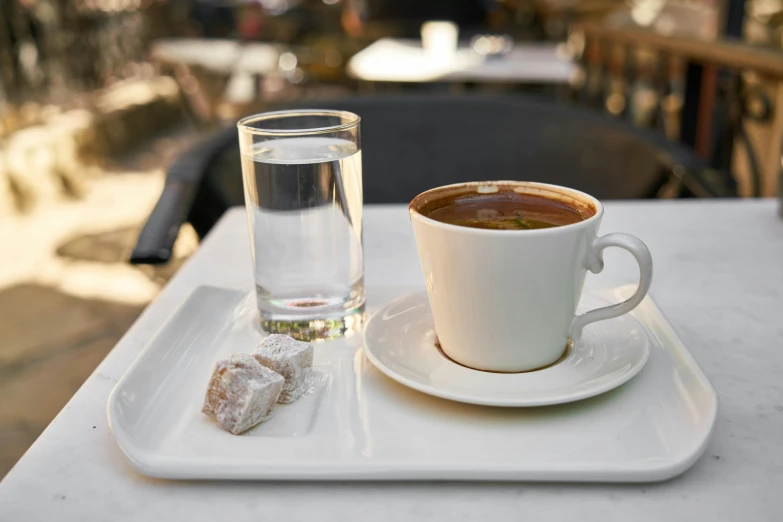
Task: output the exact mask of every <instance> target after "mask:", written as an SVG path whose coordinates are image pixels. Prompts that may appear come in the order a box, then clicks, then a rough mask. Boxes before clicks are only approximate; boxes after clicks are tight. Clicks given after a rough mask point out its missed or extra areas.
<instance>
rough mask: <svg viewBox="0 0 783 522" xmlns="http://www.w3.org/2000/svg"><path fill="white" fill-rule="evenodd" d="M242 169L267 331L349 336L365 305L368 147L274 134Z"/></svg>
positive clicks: (255, 148)
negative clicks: (364, 194) (365, 150)
mask: <svg viewBox="0 0 783 522" xmlns="http://www.w3.org/2000/svg"><path fill="white" fill-rule="evenodd" d="M242 169H243V178H244V181H245V200H246V204H247V212H248V220H249V225H250V230H251V248H252V254H253V264H254V272H255V282H256V295H257V299H258V308H259V311H260V313H261V317H262V321H263V323H264V329H265V330H267V331H277V332H281V333H285V331H286V330H290V331H292V332H294V331H298V330H302V331H303V332H304V334H302V335H300V337H330V336H334V335H341V334H342V333H345V330H346V329H347V328H350V327H352V326H355V325H351V324H345V319H346V318H349V319H348V320H349V323H350V321H351V320H355V319H351V317H353V316H352V314H358V313H359V312H361V310H362V308H363V305H364V289H363V285H364V281H363V258H362V256H363V254H362V161H361V150H360V149H359V148H358V147H357V145H356V143H354V142H352V141H349V140H345V139H340V138H333V137H318V136H308V137H290V138H280V139H272V140H268V141H263V142H260V143H255V144H253V146H252V149H251V150H250V154H248V153H244V154H243V155H242ZM313 319H315V323H313ZM308 332H310V333H308Z"/></svg>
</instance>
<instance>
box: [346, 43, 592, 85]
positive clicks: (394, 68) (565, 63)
mask: <svg viewBox="0 0 783 522" xmlns="http://www.w3.org/2000/svg"><path fill="white" fill-rule="evenodd" d="M576 70H577V65H576V64H575V63H573V62H572V61H571V59H570V58H569V57H568V55H567V54H566V52H565V50H564V49H563V50H561V47H560V46H559V45H558V44H515V45H514V46H513V48H512V49H511V51H510V52H508V53H507V54H504V55H498V56H493V57H489V58H488V57H485V56H482V55H480V54H478V53H477V52H476V51H474V50H473V48H472V47H467V46H460V47H459V48H458V49H457V51H456V53H455V54H454V57H453V59H452V60H443V59H437V58H434V57H432V56H430V55H429V54H427V53H426V52H425V50H424V49H423V48H422V45H421V41H419V40H415V39H410V40H408V39H397V38H382V39H380V40H378V41H377V42H375V43H373V44H371V45H370V46H368V47H367V48H365V49H363V50H362V51H360V52H359V53H357V54H356V55H354V56H353V58H351V59H350V60H349V62H348V75H349V76H351V77H352V78H354V79H357V80H363V81H368V82H436V81H438V82H477V83H538V84H566V83H568V82H569V80H570V79H571V76H572V75H573V74H574V72H575V71H576Z"/></svg>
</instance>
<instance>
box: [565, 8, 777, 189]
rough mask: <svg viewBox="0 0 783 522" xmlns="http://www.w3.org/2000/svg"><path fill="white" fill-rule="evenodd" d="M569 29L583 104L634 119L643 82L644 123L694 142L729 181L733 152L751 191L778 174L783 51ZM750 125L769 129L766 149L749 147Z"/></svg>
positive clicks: (635, 31)
mask: <svg viewBox="0 0 783 522" xmlns="http://www.w3.org/2000/svg"><path fill="white" fill-rule="evenodd" d="M573 34H574V35H575V37H576V39H577V40H578V41H580V42H579V43H580V44H581V45H580V47H581V50H582V52H581V61H582V63H583V65H584V71H585V76H584V79H583V81H582V88H581V92H580V96H581V97H582V100H583V101H584V102H585V103H587V104H593V105H598V104H601V105H603V106H604V107H606V108H607V109H608V110H609V111H610V112H613V113H615V114H617V115H619V116H626V117H634V114H633V107H632V106H631V103H630V102H629V100H630V98H632V97H633V95H634V92H633V91H634V89H637V88H638V87H639V85H640V84H641V85H643V86H644V88H645V89H647V90H648V92H649V93H650V96H649V97H648V99H650V100H653V102H652V103H651V107H650V110H649V111H648V113H649V114H650V117H649V121H648V122H647V123H648V124H649V126H652V127H658V128H660V129H661V130H663V131H664V132H666V133H667V135H669V136H670V137H672V138H676V139H678V140H680V141H682V142H683V143H685V144H686V145H688V146H690V147H692V148H693V149H694V150H695V151H696V152H697V153H698V154H699V155H700V156H702V158H704V159H705V160H707V161H709V163H710V164H711V166H712V167H714V168H716V169H718V170H719V171H721V172H722V173H723V174H724V176H726V178H727V181H730V182H733V181H734V180H733V179H731V173H732V172H734V171H735V170H736V167H737V160H738V159H739V158H735V152H736V151H738V150H741V149H742V150H744V154H743V155H742V157H743V159H744V163H745V165H741V166H740V170H742V171H744V172H747V173H748V176H749V178H750V179H749V190H748V191H747V193H748V194H749V195H752V196H758V195H762V194H763V193H764V190H763V182H764V180H776V179H777V177H778V175H779V173H780V169H781V147H783V50H780V49H775V48H766V47H759V46H754V45H750V44H748V43H744V42H742V41H736V40H730V39H720V40H716V41H705V40H697V39H692V38H686V37H672V36H665V35H662V34H659V33H655V32H653V31H651V30H647V29H642V28H612V27H607V26H605V25H603V24H595V23H592V24H582V25H579V26H576V27H575V28H574V32H573ZM618 85H622V86H621V87H619V88H618V87H617V86H618ZM618 89H619V92H618ZM613 96H614V97H613ZM667 119H668V120H669V121H668V122H667ZM672 119H674V120H676V123H675V124H671V120H672ZM749 122H756V123H761V124H764V125H765V126H767V131H768V133H769V140H770V141H769V143H770V145H769V146H767V147H764V148H762V147H758V146H757V144H754V141H753V140H752V139H751V137H750V134H749V132H748V124H749ZM759 149H761V150H759Z"/></svg>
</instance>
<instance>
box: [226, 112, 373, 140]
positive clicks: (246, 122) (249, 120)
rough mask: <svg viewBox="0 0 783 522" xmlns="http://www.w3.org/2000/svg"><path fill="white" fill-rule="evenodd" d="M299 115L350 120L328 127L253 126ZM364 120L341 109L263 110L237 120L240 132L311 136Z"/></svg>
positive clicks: (344, 128) (355, 124)
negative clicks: (272, 127) (274, 127)
mask: <svg viewBox="0 0 783 522" xmlns="http://www.w3.org/2000/svg"><path fill="white" fill-rule="evenodd" d="M297 116H336V117H340V118H343V119H348V120H349V121H347V122H345V123H340V124H339V125H329V126H327V127H311V128H306V129H264V128H261V127H252V126H251V125H252V124H254V123H257V122H263V121H266V120H272V119H278V118H293V117H297ZM361 121H362V119H361V117H360V116H359V115H358V114H354V113H353V112H350V111H340V110H332V109H289V110H283V111H271V112H261V113H258V114H253V115H251V116H245V117H244V118H242V119H241V120H239V121H238V122H237V128H238V129H239V131H240V132H247V133H249V134H255V135H257V136H309V135H312V134H329V133H331V132H338V131H344V130H349V129H352V128H354V127H356V126H358V125H359V123H360V122H361Z"/></svg>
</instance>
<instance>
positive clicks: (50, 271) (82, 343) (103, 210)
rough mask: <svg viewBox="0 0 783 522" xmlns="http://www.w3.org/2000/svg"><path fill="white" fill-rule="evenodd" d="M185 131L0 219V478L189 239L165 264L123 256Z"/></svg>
mask: <svg viewBox="0 0 783 522" xmlns="http://www.w3.org/2000/svg"><path fill="white" fill-rule="evenodd" d="M193 139H194V137H193V135H192V134H191V133H190V132H188V131H186V130H183V131H179V132H176V133H173V134H172V135H169V136H167V137H165V138H161V139H157V140H155V141H153V142H152V143H150V144H149V145H148V146H146V147H144V150H142V151H141V152H139V153H137V154H135V155H134V156H133V157H132V158H129V159H128V160H127V161H125V162H122V163H120V164H118V165H115V166H114V167H112V168H108V169H106V171H105V172H104V173H103V175H102V176H100V177H99V178H97V179H94V180H93V181H91V182H90V183H89V185H88V189H87V193H86V195H85V196H84V197H83V198H82V199H80V200H76V201H59V202H55V203H47V204H46V205H44V206H43V207H41V208H37V209H35V210H34V211H33V212H31V213H30V214H27V215H21V216H11V217H9V218H5V217H4V218H3V219H2V220H0V244H2V245H3V249H2V255H1V256H0V478H2V477H3V476H4V475H5V473H6V472H7V471H8V470H10V469H11V467H12V466H13V465H14V463H15V462H16V461H17V460H18V458H19V457H20V456H21V455H22V454H23V453H24V452H25V451H26V449H27V448H28V447H29V446H30V444H32V442H33V441H35V439H36V438H37V437H38V435H39V434H40V433H41V432H42V431H43V429H44V428H45V427H46V426H47V425H48V424H49V422H50V421H51V420H52V419H53V418H54V416H55V415H56V414H57V413H58V412H59V411H60V409H62V407H63V406H64V405H65V404H66V403H67V401H68V400H69V399H70V397H71V396H72V395H73V394H74V393H75V392H76V390H78V388H79V387H80V386H81V384H82V382H84V380H85V379H86V378H87V377H88V376H89V374H90V373H91V372H92V371H93V369H94V368H95V367H96V366H97V365H98V363H99V362H100V361H101V360H102V359H103V358H104V356H105V355H106V354H107V353H108V352H109V350H111V348H112V347H113V346H114V344H115V343H116V342H117V340H118V339H119V338H120V337H121V336H122V335H123V333H124V332H125V331H126V330H127V329H128V327H129V326H130V325H131V324H132V323H133V321H134V320H135V319H136V317H137V316H138V314H139V313H140V312H141V310H142V309H143V308H144V306H146V304H147V303H148V302H149V301H150V300H151V299H152V298H153V297H154V296H155V295H156V294H157V292H158V291H159V289H160V288H161V286H162V284H164V283H165V281H166V280H167V279H168V278H169V277H170V276H171V274H173V272H174V271H175V270H176V268H177V266H179V264H181V262H182V261H183V260H184V258H185V257H186V256H187V255H188V254H189V253H190V252H191V251H192V250H193V249H194V248H195V246H196V239H195V234H194V233H193V232H192V230H191V229H187V228H186V229H183V232H182V233H181V234H180V239H179V240H178V242H177V252H176V254H177V256H178V259H177V261H176V262H174V263H173V264H172V266H169V267H166V268H163V269H159V270H152V269H150V268H148V267H147V268H143V269H140V268H136V267H131V266H129V265H128V264H126V263H125V259H127V255H128V253H129V250H130V248H131V247H132V245H133V244H134V242H135V239H136V234H137V233H138V230H139V229H140V226H141V225H142V224H143V222H144V220H145V219H146V217H147V215H148V214H149V211H150V210H151V209H152V206H153V205H154V203H155V201H156V200H157V197H158V195H159V194H160V190H161V188H162V187H163V178H164V174H163V166H165V165H166V164H168V162H169V161H170V160H171V158H172V157H173V156H174V155H176V154H177V153H178V152H179V151H181V150H182V149H183V148H184V147H185V146H186V145H187V144H189V143H191V142H192V141H193Z"/></svg>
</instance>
